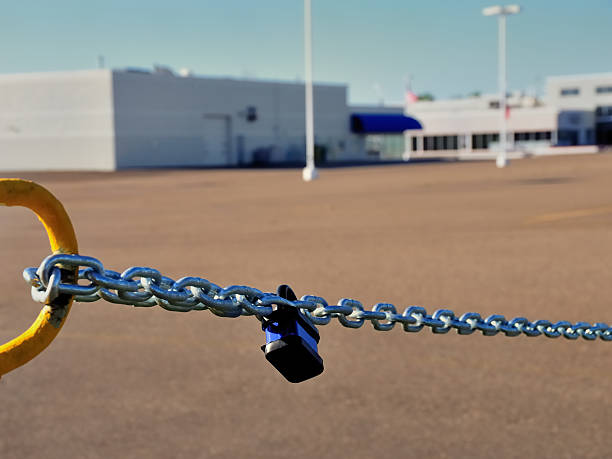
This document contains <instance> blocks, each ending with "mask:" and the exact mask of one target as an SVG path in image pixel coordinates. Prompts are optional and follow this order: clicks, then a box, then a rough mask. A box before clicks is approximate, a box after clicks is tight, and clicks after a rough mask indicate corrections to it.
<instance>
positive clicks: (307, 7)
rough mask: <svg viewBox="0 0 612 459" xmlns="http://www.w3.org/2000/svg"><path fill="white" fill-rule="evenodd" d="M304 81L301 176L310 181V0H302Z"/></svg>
mask: <svg viewBox="0 0 612 459" xmlns="http://www.w3.org/2000/svg"><path fill="white" fill-rule="evenodd" d="M304 73H305V76H304V82H305V86H306V94H305V102H306V167H305V168H304V169H303V170H302V178H303V179H304V180H305V181H306V182H310V181H311V180H314V179H316V178H318V177H319V173H318V172H317V169H316V167H315V158H314V114H313V102H312V12H311V8H310V0H304Z"/></svg>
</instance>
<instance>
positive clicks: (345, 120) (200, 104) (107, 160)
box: [0, 68, 404, 171]
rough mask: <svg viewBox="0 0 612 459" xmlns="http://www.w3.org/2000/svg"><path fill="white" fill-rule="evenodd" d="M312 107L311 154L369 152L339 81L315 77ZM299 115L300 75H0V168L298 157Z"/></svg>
mask: <svg viewBox="0 0 612 459" xmlns="http://www.w3.org/2000/svg"><path fill="white" fill-rule="evenodd" d="M314 106H315V113H314V115H315V116H314V119H315V143H316V146H317V148H316V152H317V155H318V156H320V157H321V159H323V158H325V159H327V160H329V161H363V160H368V159H371V158H370V157H368V155H367V151H366V134H367V132H368V130H367V129H365V128H364V127H363V126H361V125H360V126H361V130H359V129H358V130H357V132H353V131H351V109H350V107H349V106H348V104H347V87H346V85H322V84H317V85H315V87H314ZM381 116H382V115H381ZM400 118H404V116H403V115H400ZM304 120H305V118H304V84H303V83H289V82H274V81H253V80H236V79H231V78H209V77H193V76H189V75H187V76H177V75H174V74H173V73H172V72H171V71H169V70H168V69H165V68H156V70H154V71H147V70H90V71H76V72H53V73H32V74H16V75H1V76H0V170H5V171H6V170H115V169H122V168H130V167H164V166H170V167H190V166H194V167H200V166H203V167H207V166H236V165H249V164H253V163H259V164H269V163H282V162H293V163H299V162H301V161H303V160H304V158H305V153H304V152H305V121H304Z"/></svg>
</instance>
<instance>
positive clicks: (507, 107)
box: [505, 105, 510, 120]
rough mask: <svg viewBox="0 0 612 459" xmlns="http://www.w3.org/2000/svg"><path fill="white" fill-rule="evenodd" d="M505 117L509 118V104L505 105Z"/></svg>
mask: <svg viewBox="0 0 612 459" xmlns="http://www.w3.org/2000/svg"><path fill="white" fill-rule="evenodd" d="M505 116H506V119H507V120H508V119H510V105H506V113H505Z"/></svg>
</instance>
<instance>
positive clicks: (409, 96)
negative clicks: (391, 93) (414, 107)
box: [405, 88, 419, 105]
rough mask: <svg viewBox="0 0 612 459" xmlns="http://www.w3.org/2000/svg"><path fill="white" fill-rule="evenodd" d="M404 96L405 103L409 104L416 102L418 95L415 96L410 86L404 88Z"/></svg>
mask: <svg viewBox="0 0 612 459" xmlns="http://www.w3.org/2000/svg"><path fill="white" fill-rule="evenodd" d="M405 97H406V105H410V104H412V103H414V102H416V101H417V100H419V96H417V95H416V94H415V93H414V92H412V90H411V89H410V88H407V89H406V94H405Z"/></svg>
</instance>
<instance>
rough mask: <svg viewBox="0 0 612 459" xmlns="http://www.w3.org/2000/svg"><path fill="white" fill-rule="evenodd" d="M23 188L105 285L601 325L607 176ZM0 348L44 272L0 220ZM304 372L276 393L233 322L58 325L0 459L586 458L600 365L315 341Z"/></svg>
mask: <svg viewBox="0 0 612 459" xmlns="http://www.w3.org/2000/svg"><path fill="white" fill-rule="evenodd" d="M320 172H321V179H320V180H318V181H315V182H312V183H303V182H302V181H301V171H299V170H296V169H278V170H274V169H269V170H254V169H252V170H247V169H245V170H142V171H140V170H139V171H123V172H117V173H24V174H17V175H20V176H22V177H23V178H28V179H32V180H36V181H37V182H39V183H41V184H42V185H44V186H46V187H47V188H48V189H50V190H51V191H52V192H53V193H54V194H55V195H56V196H57V197H58V198H59V199H60V200H61V201H62V202H63V203H64V205H65V207H66V209H67V211H68V213H69V214H70V216H71V218H72V220H73V224H74V226H75V229H76V232H77V237H78V240H79V246H80V252H81V253H82V254H85V255H91V256H95V257H97V258H100V259H101V260H102V261H103V262H104V265H105V267H106V268H108V269H114V270H117V271H123V270H124V269H126V268H127V267H130V266H134V265H138V266H151V267H154V268H157V269H159V270H160V271H162V273H163V274H165V275H167V276H169V277H172V278H174V279H178V278H180V277H182V276H185V275H197V276H200V277H204V278H207V279H209V280H211V281H212V282H215V283H217V284H219V285H224V286H225V285H231V284H245V285H250V286H254V287H257V288H259V289H261V290H265V291H274V290H275V289H276V286H277V285H278V284H282V283H287V284H290V285H291V286H292V287H293V288H294V290H295V291H296V293H297V294H298V296H301V295H304V294H315V295H320V296H323V297H325V298H326V299H327V300H328V301H329V302H330V304H331V303H334V302H336V301H338V300H339V299H341V298H355V299H358V300H360V301H362V302H363V303H364V305H367V306H368V308H370V307H371V306H372V305H373V304H375V303H377V302H391V303H394V304H395V305H396V306H397V307H398V309H399V310H400V311H403V310H404V308H405V307H407V306H411V305H419V306H423V307H425V308H426V309H427V311H428V312H433V311H434V310H436V309H439V308H448V309H452V310H453V311H455V313H457V314H462V313H464V312H468V311H474V312H478V313H480V314H481V315H482V316H483V317H486V316H488V315H490V314H494V313H495V314H502V315H504V316H505V317H506V318H511V317H515V316H525V317H528V318H529V319H530V320H536V319H548V320H551V321H553V322H555V321H559V320H568V321H572V322H576V321H587V322H591V323H593V322H612V282H610V280H611V271H610V266H611V264H612V181H611V177H612V155H610V154H601V155H589V156H567V157H551V158H538V159H526V160H520V161H514V162H513V163H512V164H511V165H510V167H509V168H507V169H503V170H499V169H497V168H495V166H494V164H493V163H491V162H469V163H467V162H465V163H463V162H456V163H430V164H413V165H410V164H408V165H394V166H384V167H382V166H377V167H354V168H336V169H322V170H321V171H320ZM0 210H1V212H0V221H1V225H0V242H1V243H2V247H3V250H2V260H3V275H2V277H0V290H1V291H2V296H1V298H0V314H1V319H0V338H1V339H2V340H3V341H6V340H7V339H9V338H11V337H13V336H15V335H16V334H17V333H19V332H21V331H22V330H23V329H25V328H26V327H27V326H28V325H29V323H30V322H31V321H32V320H33V319H34V317H35V316H36V314H37V311H38V310H39V309H40V305H37V304H35V303H33V302H32V301H31V299H30V297H29V288H28V286H27V285H26V284H25V283H24V282H23V281H22V279H21V271H22V270H23V268H24V267H26V266H35V265H38V264H39V263H40V261H41V260H42V259H43V258H44V257H45V256H46V255H47V254H48V253H49V248H48V243H47V240H46V236H45V235H44V230H43V228H42V226H41V225H40V224H39V222H38V221H37V220H36V218H35V216H34V215H33V214H31V213H30V212H29V211H27V210H25V209H14V208H2V209H0ZM319 331H320V334H321V342H320V343H319V351H320V354H321V356H322V357H323V360H324V363H325V371H324V373H323V374H322V375H321V376H319V377H317V378H315V379H313V380H310V381H307V382H304V383H301V384H297V385H294V384H290V383H288V382H286V381H285V380H284V379H283V378H282V377H281V376H280V374H278V373H277V372H276V370H275V369H274V368H273V367H272V366H271V365H270V364H269V363H268V362H267V361H266V360H265V358H264V356H263V353H262V352H261V350H260V346H261V345H262V344H263V343H264V334H263V333H262V331H261V328H260V324H259V322H258V321H257V320H256V319H254V318H253V317H241V318H238V319H227V318H220V317H217V316H214V315H212V314H211V313H210V312H206V311H204V312H190V313H171V312H168V311H165V310H163V309H161V308H132V307H129V306H121V305H114V304H108V303H104V302H102V301H98V302H96V303H91V304H75V305H74V306H73V309H72V312H71V314H70V317H69V318H68V320H67V323H66V325H65V327H64V329H63V330H62V332H61V333H60V335H59V336H58V338H57V339H56V340H55V341H54V342H53V344H52V345H51V346H50V347H49V349H47V350H46V351H45V352H44V353H43V354H41V355H40V356H39V357H38V358H36V359H35V360H33V361H32V362H30V363H29V364H27V365H26V366H24V367H22V368H20V369H18V370H16V371H14V372H12V373H9V374H7V375H5V376H3V377H2V379H0V399H1V400H2V409H1V410H0V420H1V425H2V426H3V427H2V433H0V452H1V454H0V456H1V457H2V458H39V457H45V458H47V459H53V458H67V457H80V458H110V457H121V458H136V457H146V458H169V457H172V458H183V457H185V458H194V457H214V458H236V457H262V458H263V457H266V458H271V457H272V458H276V457H278V458H285V457H294V458H315V457H325V458H327V457H330V458H332V457H352V458H370V457H376V458H378V459H382V458H397V457H555V458H559V457H568V458H569V457H604V456H607V455H608V454H609V451H610V446H611V445H612V441H611V440H610V431H611V430H612V420H611V419H610V418H609V416H608V414H609V412H610V409H611V408H612V391H611V390H610V383H609V374H610V368H611V367H612V344H611V343H609V342H604V341H601V340H598V341H594V342H590V341H586V340H582V339H581V340H577V341H569V340H566V339H564V338H558V339H548V338H545V337H538V338H528V337H525V336H520V337H516V338H508V337H505V336H503V335H498V336H494V337H486V336H483V335H482V334H480V333H474V334H472V335H469V336H461V335H458V334H456V333H455V332H454V331H453V332H451V333H448V334H443V335H435V334H432V333H431V332H430V331H428V330H423V331H422V332H420V333H405V332H403V330H402V328H401V326H396V327H395V329H393V330H391V331H389V332H379V331H375V330H374V329H373V328H372V327H371V326H370V325H369V324H365V326H364V327H362V328H361V329H358V330H352V329H347V328H344V327H342V326H341V325H340V324H339V323H338V322H337V321H335V320H334V321H332V323H331V324H330V325H327V326H323V327H319Z"/></svg>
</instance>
